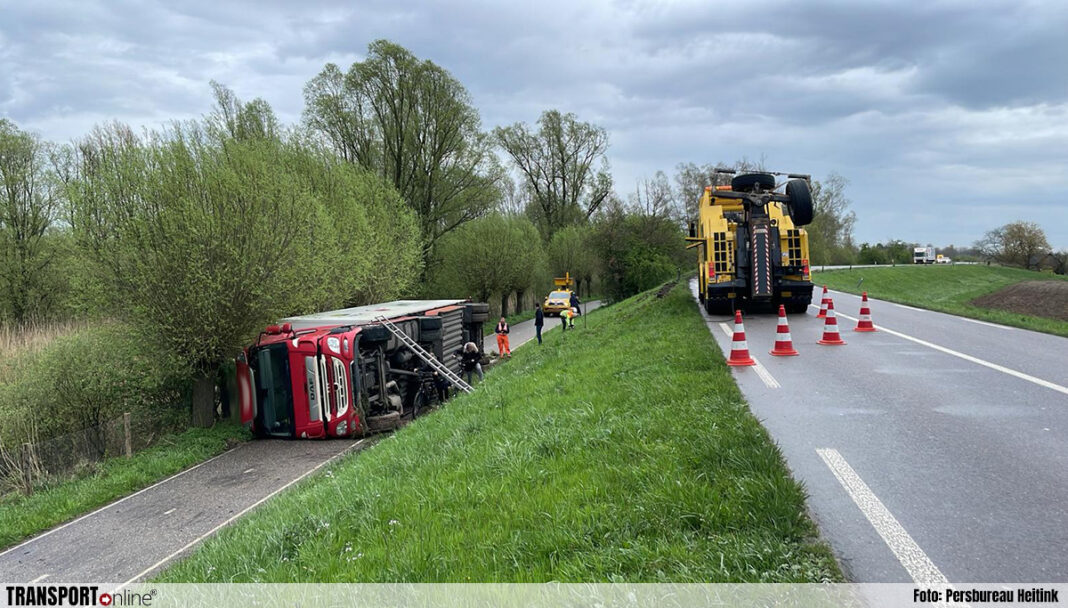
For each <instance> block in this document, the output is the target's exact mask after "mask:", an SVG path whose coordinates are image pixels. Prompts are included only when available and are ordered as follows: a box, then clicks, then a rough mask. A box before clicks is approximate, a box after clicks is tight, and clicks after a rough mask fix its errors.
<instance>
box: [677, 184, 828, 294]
mask: <svg viewBox="0 0 1068 608" xmlns="http://www.w3.org/2000/svg"><path fill="white" fill-rule="evenodd" d="M716 173H723V174H730V175H733V174H734V171H733V170H730V169H716ZM777 176H786V178H787V179H786V180H784V181H783V182H782V183H778V182H777V180H776V177H777ZM810 182H811V178H810V176H808V175H798V174H784V173H773V172H762V173H746V174H742V175H737V176H733V177H732V178H731V183H730V185H729V186H728V185H716V186H707V187H705V191H704V193H703V194H702V195H701V199H700V201H699V216H698V218H697V220H696V221H693V222H690V231H689V236H688V237H687V239H686V240H687V241H689V242H690V245H689V246H688V248H696V249H697V277H698V288H699V291H698V294H699V298H700V300H701V303H702V304H704V306H705V310H707V311H708V313H709V314H731V313H733V312H734V310H736V309H741V310H746V311H750V310H765V311H767V312H774V311H776V310H778V307H779V304H784V305H785V306H786V310H788V311H790V312H793V313H803V312H805V311H806V310H807V309H808V305H809V303H811V301H812V281H811V276H810V273H809V256H808V233H807V232H806V231H805V229H804V228H802V226H805V225H807V224H809V223H811V222H812V194H811V188H810V186H809V184H810ZM779 188H783V190H782V191H781V192H779V191H778V190H779Z"/></svg>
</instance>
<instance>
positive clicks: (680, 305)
mask: <svg viewBox="0 0 1068 608" xmlns="http://www.w3.org/2000/svg"><path fill="white" fill-rule="evenodd" d="M815 534H816V530H815V528H814V526H813V524H812V522H811V521H810V520H809V518H808V517H807V515H806V512H805V502H804V492H803V490H802V488H801V487H800V485H799V484H797V483H796V482H795V481H793V480H792V479H791V478H790V477H789V475H788V473H787V470H786V467H785V466H784V464H783V460H782V457H781V454H780V452H779V450H778V449H777V448H776V447H775V446H774V445H773V444H772V442H771V441H770V439H769V437H768V435H767V433H766V432H765V431H764V429H763V428H762V427H761V426H760V424H759V423H758V422H757V420H756V419H755V418H754V417H753V416H752V414H751V413H750V411H749V409H748V406H747V405H746V403H745V402H744V401H743V399H742V396H741V394H740V392H739V390H738V388H737V386H736V385H735V384H734V381H733V379H732V378H731V376H730V374H729V372H728V370H727V367H726V366H725V365H724V361H723V357H722V355H721V354H720V351H719V348H718V347H717V346H716V344H715V342H714V340H713V338H712V336H711V335H710V334H709V332H708V330H707V329H706V327H705V325H704V323H703V322H702V321H701V318H700V316H699V314H698V311H697V307H696V306H695V304H694V302H693V299H692V298H691V297H690V295H689V293H688V291H687V289H686V287H685V286H684V285H683V286H679V287H677V288H676V289H675V290H674V291H672V293H671V294H669V296H668V297H666V298H664V299H662V300H660V299H656V298H655V297H652V296H651V295H650V294H649V293H646V294H643V295H642V296H638V297H637V298H632V299H630V300H627V301H624V302H621V303H619V304H617V305H615V306H612V307H610V308H607V309H603V310H600V311H596V312H593V313H591V315H590V319H589V325H588V328H583V329H576V331H573V332H572V331H569V332H566V333H561V332H549V333H547V334H546V336H545V344H544V345H543V346H540V347H539V346H537V345H528V346H526V347H524V348H521V349H519V350H518V351H516V354H515V357H514V358H513V359H512V360H510V361H508V362H506V363H504V364H503V365H501V366H499V367H498V368H496V370H495V371H494V372H493V373H492V374H490V375H489V376H487V379H486V382H485V383H484V384H481V385H478V386H477V387H476V391H475V392H474V393H473V394H471V395H465V396H462V397H457V398H455V399H454V400H453V401H451V402H450V403H448V404H447V405H446V406H445V407H444V408H443V409H442V410H441V411H439V412H436V413H434V414H433V415H430V416H428V417H426V418H422V419H420V420H419V421H417V422H415V423H414V424H411V425H409V426H407V427H405V428H404V429H402V430H400V431H398V432H397V433H395V434H394V435H393V436H392V437H390V438H387V439H385V440H383V441H382V442H380V443H378V444H377V445H375V446H373V447H371V448H368V449H367V450H364V451H363V452H362V453H360V454H359V455H358V456H352V457H348V458H345V459H343V460H341V461H339V462H338V463H336V464H334V465H332V466H331V468H330V470H329V471H328V472H326V473H324V474H320V475H317V476H315V477H314V478H311V479H309V480H308V481H306V482H304V483H302V484H301V485H299V486H298V487H296V488H295V489H294V490H292V491H289V492H286V493H284V494H282V495H281V496H279V497H278V498H276V499H274V500H272V501H271V502H269V503H268V504H266V505H265V506H264V507H261V508H260V509H258V510H257V511H255V512H254V513H253V514H251V515H249V516H248V517H246V518H245V519H243V520H242V521H240V522H239V523H237V524H236V525H234V526H232V527H230V528H228V529H226V530H224V531H223V532H222V533H221V534H220V535H219V536H218V537H217V538H215V539H213V540H211V541H209V542H207V543H206V544H204V545H203V546H201V547H200V548H199V549H198V550H197V551H196V553H195V554H194V555H192V556H191V557H190V558H189V559H187V560H185V561H184V562H181V563H179V564H177V565H176V566H175V567H173V568H172V569H170V570H169V571H167V572H165V573H163V574H162V575H161V577H160V580H162V581H168V582H180V581H217V582H224V581H225V582H248V581H273V582H286V581H317V582H337V581H364V582H374V581H406V582H438V581H454V582H496V581H516V582H538V581H762V582H763V581H768V582H770V581H778V582H784V581H824V580H840V578H841V575H840V573H839V571H838V568H837V565H836V563H835V562H834V560H833V558H832V557H831V554H830V552H829V550H828V549H827V547H826V546H825V545H824V544H823V543H821V542H819V541H817V540H814V535H815Z"/></svg>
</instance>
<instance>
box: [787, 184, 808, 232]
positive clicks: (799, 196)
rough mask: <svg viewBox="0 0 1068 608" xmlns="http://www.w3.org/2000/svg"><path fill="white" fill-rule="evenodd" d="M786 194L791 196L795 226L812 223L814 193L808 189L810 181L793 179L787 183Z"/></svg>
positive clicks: (791, 215)
mask: <svg viewBox="0 0 1068 608" xmlns="http://www.w3.org/2000/svg"><path fill="white" fill-rule="evenodd" d="M786 196H788V197H790V218H791V219H793V220H794V225H795V226H805V225H807V224H811V223H812V193H811V192H810V191H809V189H808V182H806V181H805V180H803V179H792V180H790V181H789V182H787V183H786Z"/></svg>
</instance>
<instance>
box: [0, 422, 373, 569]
mask: <svg viewBox="0 0 1068 608" xmlns="http://www.w3.org/2000/svg"><path fill="white" fill-rule="evenodd" d="M370 443H371V440H370V439H365V440H360V441H353V440H331V441H285V440H263V441H251V442H248V443H245V444H241V445H239V446H238V447H236V448H234V449H232V450H230V451H228V452H225V453H223V454H221V455H219V456H217V457H215V458H213V459H211V460H209V461H206V462H204V463H202V464H200V465H198V466H195V467H192V468H189V469H186V470H185V471H183V472H182V473H179V474H178V475H176V476H174V477H171V478H169V479H167V480H164V481H162V482H160V483H158V484H156V485H153V486H150V487H148V488H146V489H144V490H142V491H140V492H138V493H136V494H133V495H131V496H129V497H127V498H124V499H120V500H118V501H116V502H113V503H111V504H110V505H107V506H105V507H103V508H101V509H99V510H97V511H94V512H92V513H90V514H88V515H85V516H83V517H81V518H79V519H76V520H74V521H72V522H70V523H68V524H66V525H63V526H60V527H57V528H54V529H52V530H51V531H49V532H45V533H43V534H41V535H39V536H36V537H34V538H32V539H30V540H28V541H26V542H24V543H22V544H20V545H17V546H15V547H13V548H11V549H8V550H6V551H3V552H0V581H4V582H6V583H31V582H38V583H58V582H81V583H88V582H100V583H112V584H122V583H127V582H132V581H134V580H135V579H143V578H145V577H146V576H149V575H150V574H152V573H153V572H156V571H158V570H159V569H160V568H162V567H164V566H166V565H167V564H168V563H170V562H171V561H172V560H174V559H176V558H177V557H179V556H181V555H182V554H184V553H185V552H186V551H188V550H190V549H192V548H193V547H194V546H196V544H197V543H199V542H200V541H202V540H204V539H205V538H207V537H209V536H211V535H212V534H214V533H215V532H216V531H218V530H219V529H221V528H222V527H223V526H225V525H227V524H229V523H231V522H233V521H234V520H235V519H237V518H238V517H240V516H241V515H244V514H245V513H247V512H248V511H250V510H252V509H253V508H255V507H256V506H258V505H259V504H261V503H262V502H264V501H265V500H267V499H268V498H270V497H271V496H274V495H275V494H277V493H278V492H280V491H281V490H284V489H285V488H287V487H289V486H290V485H292V484H293V483H295V482H296V481H299V480H300V479H302V478H304V477H306V476H307V475H309V474H310V473H312V472H314V471H316V470H318V469H319V468H321V467H322V466H323V465H325V464H327V463H329V462H330V461H332V460H333V459H335V458H337V457H338V456H341V455H343V454H345V453H347V452H349V451H352V450H358V449H362V448H363V447H365V446H367V445H370Z"/></svg>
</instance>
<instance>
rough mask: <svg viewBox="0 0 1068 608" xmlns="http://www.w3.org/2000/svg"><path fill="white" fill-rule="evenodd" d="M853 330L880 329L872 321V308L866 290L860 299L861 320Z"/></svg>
mask: <svg viewBox="0 0 1068 608" xmlns="http://www.w3.org/2000/svg"><path fill="white" fill-rule="evenodd" d="M853 331H878V330H876V329H875V325H874V324H873V323H872V322H871V309H870V308H868V292H866V291H865V292H864V295H863V296H862V297H861V300H860V320H859V321H857V326H856V327H855V328H853Z"/></svg>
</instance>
